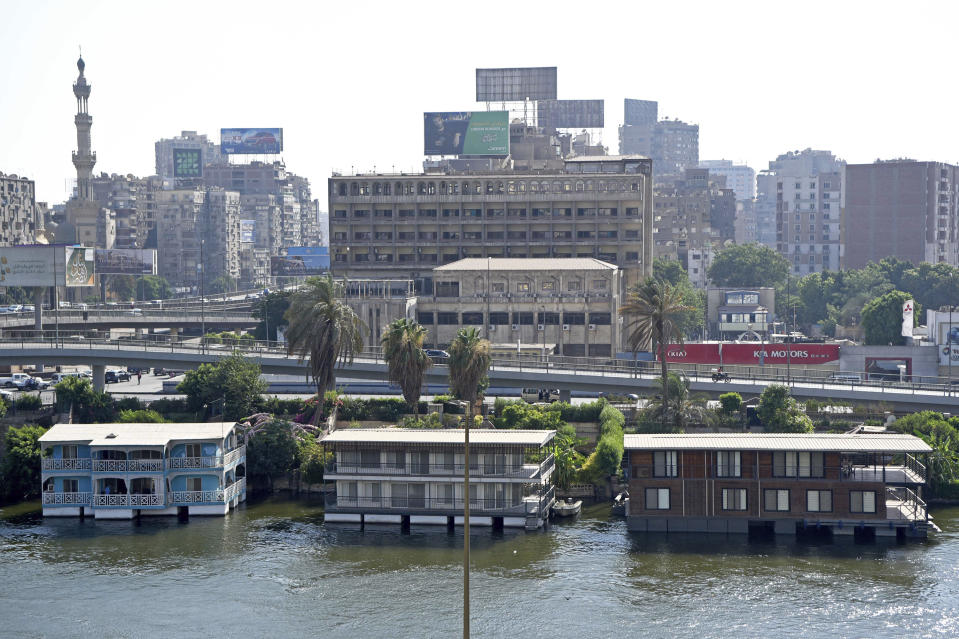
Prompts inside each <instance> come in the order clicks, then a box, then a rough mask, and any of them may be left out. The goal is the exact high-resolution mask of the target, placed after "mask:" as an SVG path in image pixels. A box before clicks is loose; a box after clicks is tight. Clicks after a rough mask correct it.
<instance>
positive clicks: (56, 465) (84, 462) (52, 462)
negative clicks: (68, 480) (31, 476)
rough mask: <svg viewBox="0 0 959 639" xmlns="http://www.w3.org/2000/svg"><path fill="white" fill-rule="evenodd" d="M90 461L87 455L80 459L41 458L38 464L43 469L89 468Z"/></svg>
mask: <svg viewBox="0 0 959 639" xmlns="http://www.w3.org/2000/svg"><path fill="white" fill-rule="evenodd" d="M92 461H93V460H92V459H90V458H89V457H86V458H81V459H43V460H41V464H40V466H41V468H42V469H43V470H90V467H91V463H92Z"/></svg>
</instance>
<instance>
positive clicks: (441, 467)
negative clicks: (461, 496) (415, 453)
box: [325, 455, 556, 481]
mask: <svg viewBox="0 0 959 639" xmlns="http://www.w3.org/2000/svg"><path fill="white" fill-rule="evenodd" d="M555 461H556V460H555V458H554V457H553V455H550V456H549V457H547V458H546V459H544V460H543V461H542V463H539V464H521V465H502V464H480V463H474V464H471V465H470V476H471V477H475V478H483V477H499V478H503V479H521V480H526V481H530V480H536V479H543V478H545V477H547V476H548V475H549V473H550V472H551V471H552V470H553V466H554V465H555ZM464 470H465V468H464V465H463V464H462V463H459V464H455V463H451V464H417V463H412V464H402V465H400V464H392V463H375V464H369V463H363V462H356V463H352V462H333V463H332V464H328V465H327V466H326V471H325V472H326V474H328V475H388V476H390V477H402V476H406V477H425V476H430V477H461V476H462V475H463V471H464Z"/></svg>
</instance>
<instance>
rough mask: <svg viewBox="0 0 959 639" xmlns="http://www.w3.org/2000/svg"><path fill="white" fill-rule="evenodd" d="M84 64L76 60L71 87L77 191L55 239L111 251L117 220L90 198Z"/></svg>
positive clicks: (92, 161) (88, 117) (91, 156)
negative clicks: (77, 73)
mask: <svg viewBox="0 0 959 639" xmlns="http://www.w3.org/2000/svg"><path fill="white" fill-rule="evenodd" d="M85 68H86V64H85V63H84V62H83V58H82V57H81V58H80V59H78V60H77V69H79V71H80V74H79V75H78V76H77V81H76V82H75V83H74V84H73V95H74V96H75V97H76V98H77V114H76V116H75V117H74V119H73V122H74V124H75V125H76V127H77V150H76V151H75V152H74V153H73V166H74V167H76V170H77V188H76V192H75V193H74V195H73V197H72V198H70V200H69V201H68V202H67V205H66V211H65V216H66V220H65V221H64V222H63V223H61V224H60V225H59V227H58V228H57V232H56V239H57V241H59V242H68V243H72V242H77V243H80V244H83V245H85V246H97V247H100V248H112V247H113V244H114V241H115V239H116V220H115V218H114V215H113V213H112V211H110V210H108V209H103V208H101V207H100V205H99V204H98V203H97V201H96V200H95V199H94V198H93V185H92V177H93V167H94V165H95V164H96V163H97V154H96V153H95V152H93V151H92V147H91V136H90V129H91V128H92V127H93V116H91V115H90V112H89V104H88V101H89V98H90V90H91V88H92V87H91V85H90V84H89V83H88V82H87V80H86V77H85V76H84V74H83V71H84V69H85Z"/></svg>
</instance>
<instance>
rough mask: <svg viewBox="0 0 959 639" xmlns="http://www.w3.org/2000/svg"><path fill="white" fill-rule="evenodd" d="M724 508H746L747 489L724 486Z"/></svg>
mask: <svg viewBox="0 0 959 639" xmlns="http://www.w3.org/2000/svg"><path fill="white" fill-rule="evenodd" d="M723 510H746V489H745V488H723Z"/></svg>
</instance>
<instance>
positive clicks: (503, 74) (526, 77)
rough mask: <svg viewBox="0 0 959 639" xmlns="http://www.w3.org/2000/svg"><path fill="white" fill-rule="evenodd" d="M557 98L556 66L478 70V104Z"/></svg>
mask: <svg viewBox="0 0 959 639" xmlns="http://www.w3.org/2000/svg"><path fill="white" fill-rule="evenodd" d="M526 99H529V100H555V99H556V67H518V68H511V69H477V70H476V101H477V102H521V101H523V100H526Z"/></svg>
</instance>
